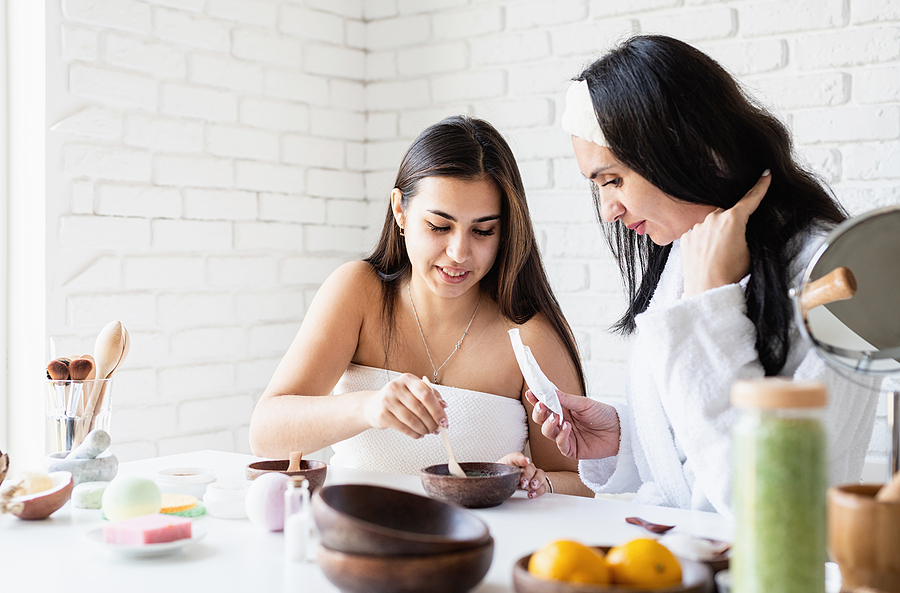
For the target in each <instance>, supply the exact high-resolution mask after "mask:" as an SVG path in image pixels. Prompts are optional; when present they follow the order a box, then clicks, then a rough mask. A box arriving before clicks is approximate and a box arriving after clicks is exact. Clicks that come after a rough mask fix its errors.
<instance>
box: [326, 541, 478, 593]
mask: <svg viewBox="0 0 900 593" xmlns="http://www.w3.org/2000/svg"><path fill="white" fill-rule="evenodd" d="M317 556H318V557H317V560H318V564H319V568H321V569H322V572H323V573H324V574H325V576H326V577H327V578H328V580H329V581H331V582H332V584H334V585H335V586H336V587H337V588H338V589H340V590H341V591H343V592H344V593H421V592H422V591H428V592H429V593H465V592H466V591H470V590H472V589H473V588H475V586H476V585H478V583H480V582H481V579H483V578H484V575H485V574H487V571H488V569H489V568H490V567H491V560H493V557H494V540H493V539H492V538H490V537H488V539H487V541H485V542H483V543H481V544H480V545H478V546H476V547H474V548H469V549H467V550H458V551H455V552H444V553H441V554H430V555H427V556H367V555H363V554H348V553H346V552H338V551H337V550H332V549H331V548H329V547H327V546H325V545H319V547H318V555H317Z"/></svg>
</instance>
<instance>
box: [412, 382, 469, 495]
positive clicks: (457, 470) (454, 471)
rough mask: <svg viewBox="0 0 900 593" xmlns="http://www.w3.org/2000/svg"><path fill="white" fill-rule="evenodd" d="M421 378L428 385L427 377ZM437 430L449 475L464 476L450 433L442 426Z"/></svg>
mask: <svg viewBox="0 0 900 593" xmlns="http://www.w3.org/2000/svg"><path fill="white" fill-rule="evenodd" d="M422 380H423V381H425V383H426V384H428V385H430V383H428V377H422ZM438 430H439V431H440V433H441V438H442V439H443V440H444V448H445V449H447V457H448V459H449V461H448V462H447V469H449V470H450V475H451V476H456V477H458V478H465V477H466V472H465V471H463V468H462V466H460V465H459V463H457V461H456V455H455V454H454V453H453V446H452V445H451V444H450V435H448V434H447V429H446V428H444V427H443V426H438Z"/></svg>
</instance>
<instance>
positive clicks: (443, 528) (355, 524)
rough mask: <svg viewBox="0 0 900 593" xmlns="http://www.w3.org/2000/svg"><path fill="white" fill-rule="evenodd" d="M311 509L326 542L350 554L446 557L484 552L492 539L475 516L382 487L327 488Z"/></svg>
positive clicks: (320, 493) (320, 491)
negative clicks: (445, 555)
mask: <svg viewBox="0 0 900 593" xmlns="http://www.w3.org/2000/svg"><path fill="white" fill-rule="evenodd" d="M312 510H313V517H314V518H315V521H316V526H317V527H318V528H319V533H320V534H321V538H322V543H323V544H324V545H325V546H327V547H328V548H329V549H331V550H334V551H336V552H344V553H347V554H368V555H373V556H411V555H426V554H442V553H448V552H455V551H460V550H468V549H472V548H475V547H480V546H483V545H484V544H485V542H487V541H488V540H489V539H490V538H491V536H490V532H489V531H488V527H487V525H486V524H485V523H484V521H482V520H481V519H480V518H478V517H477V516H476V515H475V514H474V513H471V512H469V511H467V510H465V509H461V508H459V507H457V506H455V505H450V504H446V503H443V502H440V501H438V500H432V499H430V498H427V497H425V496H419V495H418V494H413V493H411V492H403V491H401V490H393V489H391V488H383V487H381V486H369V485H365V484H339V485H333V486H326V487H325V488H322V489H321V490H319V491H318V492H317V493H316V495H315V496H313V500H312Z"/></svg>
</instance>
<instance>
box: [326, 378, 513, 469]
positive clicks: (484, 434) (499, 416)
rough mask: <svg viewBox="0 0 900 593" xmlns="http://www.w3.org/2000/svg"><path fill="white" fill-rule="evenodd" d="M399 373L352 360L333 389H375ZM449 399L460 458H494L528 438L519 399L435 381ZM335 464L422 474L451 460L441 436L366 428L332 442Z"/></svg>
mask: <svg viewBox="0 0 900 593" xmlns="http://www.w3.org/2000/svg"><path fill="white" fill-rule="evenodd" d="M398 376H399V373H396V372H394V371H388V370H385V369H377V368H374V367H367V366H361V365H356V364H351V365H350V366H349V367H348V368H347V371H346V372H345V373H344V375H343V376H342V377H341V380H340V381H339V382H338V384H337V385H336V386H335V388H334V393H350V392H354V391H365V390H377V389H381V388H382V387H384V386H385V385H386V384H387V383H388V382H389V381H391V380H392V379H394V378H396V377H398ZM434 387H435V388H436V389H437V390H438V391H439V392H440V394H441V396H442V397H443V398H444V401H446V402H447V419H448V421H449V423H450V428H449V429H448V430H447V433H448V434H449V436H450V443H451V444H452V445H453V452H454V453H455V454H456V459H457V461H459V462H465V461H490V462H494V461H497V460H499V459H500V458H501V457H503V456H504V455H506V454H508V453H514V452H516V451H522V450H523V449H524V447H525V441H526V439H527V437H528V423H527V417H526V414H525V407H524V406H523V405H522V402H521V401H519V400H517V399H512V398H508V397H504V396H501V395H492V394H489V393H482V392H479V391H470V390H468V389H458V388H456V387H448V386H446V385H434ZM332 449H334V457H332V458H331V463H332V464H333V465H340V466H345V467H356V468H364V469H373V470H377V471H383V472H392V473H398V474H411V475H418V473H419V470H420V469H422V468H424V467H428V466H429V465H436V464H439V463H447V450H446V449H445V448H444V444H443V442H442V440H441V437H440V436H439V435H434V434H429V435H425V436H424V437H422V438H420V439H411V438H410V437H408V436H406V435H405V434H402V433H400V432H397V431H396V430H375V429H370V430H366V431H364V432H362V433H360V434H358V435H356V436H355V437H353V438H350V439H347V440H345V441H341V442H339V443H335V444H334V445H332Z"/></svg>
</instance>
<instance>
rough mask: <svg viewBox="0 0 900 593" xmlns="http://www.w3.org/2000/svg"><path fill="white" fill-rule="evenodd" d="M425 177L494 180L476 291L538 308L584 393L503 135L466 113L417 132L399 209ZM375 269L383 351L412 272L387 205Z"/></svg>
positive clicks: (525, 308) (517, 314)
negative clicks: (490, 247) (488, 246)
mask: <svg viewBox="0 0 900 593" xmlns="http://www.w3.org/2000/svg"><path fill="white" fill-rule="evenodd" d="M426 177H453V178H457V179H480V178H485V177H486V178H488V179H491V180H492V181H493V182H494V183H495V184H496V185H497V188H498V189H499V190H500V194H501V212H500V218H501V225H500V228H501V232H500V252H499V253H498V254H497V259H496V260H495V261H494V265H493V266H492V267H491V269H490V271H489V272H488V273H487V274H486V275H485V276H484V278H482V279H481V290H482V292H483V293H484V294H486V295H487V296H489V297H490V298H492V299H494V301H496V302H497V305H498V306H499V307H500V311H501V313H502V314H503V315H504V316H506V317H507V318H508V319H510V320H512V321H513V322H514V323H517V324H522V323H525V322H526V321H528V320H529V319H531V318H532V317H534V315H535V314H537V313H542V314H543V315H544V316H545V317H546V318H547V320H548V321H549V322H550V324H551V326H552V327H553V329H554V330H555V331H556V334H557V335H558V336H559V338H560V340H561V341H562V343H563V345H564V346H565V347H566V350H567V351H568V352H569V356H570V357H571V358H572V362H573V363H574V364H575V368H576V370H577V372H578V380H579V382H580V384H581V389H582V393H587V391H586V386H585V381H584V371H583V369H582V367H581V359H580V358H579V356H578V347H577V345H576V343H575V337H574V336H573V334H572V330H571V328H570V327H569V324H568V323H567V322H566V319H565V317H563V314H562V311H561V310H560V307H559V303H558V302H557V300H556V297H555V296H554V295H553V290H552V289H551V288H550V283H549V281H548V280H547V275H546V273H545V272H544V266H543V264H542V263H541V255H540V252H539V251H538V247H537V241H536V240H535V237H534V229H533V228H532V225H531V216H530V215H529V213H528V204H527V202H526V200H525V187H524V185H523V184H522V177H521V175H520V174H519V168H518V166H517V165H516V160H515V157H513V154H512V151H511V150H510V148H509V145H508V144H507V143H506V141H505V140H504V139H503V136H501V135H500V133H499V132H498V131H497V130H496V129H494V127H493V126H491V124H489V123H487V122H486V121H483V120H480V119H476V118H473V117H465V116H452V117H448V118H446V119H443V120H441V121H440V122H438V123H436V124H434V125H433V126H431V127H429V128H428V129H426V130H425V131H424V132H422V133H421V134H420V135H419V137H418V138H416V139H415V140H414V141H413V143H412V145H411V146H410V147H409V149H408V150H407V151H406V154H405V155H404V156H403V161H402V162H401V163H400V169H399V171H398V172H397V179H396V181H395V182H394V187H396V188H397V189H399V190H400V192H401V194H402V207H403V210H406V209H407V207H408V205H409V201H410V200H412V199H413V198H414V197H415V196H416V193H417V192H418V187H419V182H420V181H421V180H422V179H424V178H426ZM365 261H366V262H368V263H369V264H370V265H371V266H372V267H373V268H374V269H375V271H376V272H377V273H378V277H379V278H381V281H382V287H383V289H384V308H383V312H384V318H385V320H386V323H385V344H386V346H385V352H386V353H387V352H389V351H390V343H391V340H390V336H391V331H392V329H393V326H394V312H395V308H396V302H397V292H398V290H399V288H400V286H401V284H402V283H403V281H404V280H405V279H406V278H409V276H410V273H411V270H412V268H411V265H410V262H409V256H408V255H407V253H406V245H405V242H404V239H403V236H402V235H400V229H399V228H398V227H397V225H396V224H395V220H394V213H393V211H392V209H391V207H390V204H388V208H387V214H386V215H385V219H384V227H383V228H382V230H381V237H380V238H379V240H378V244H377V245H376V246H375V248H374V250H373V251H372V253H371V254H370V255H369V256H368V257H366V258H365Z"/></svg>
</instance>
